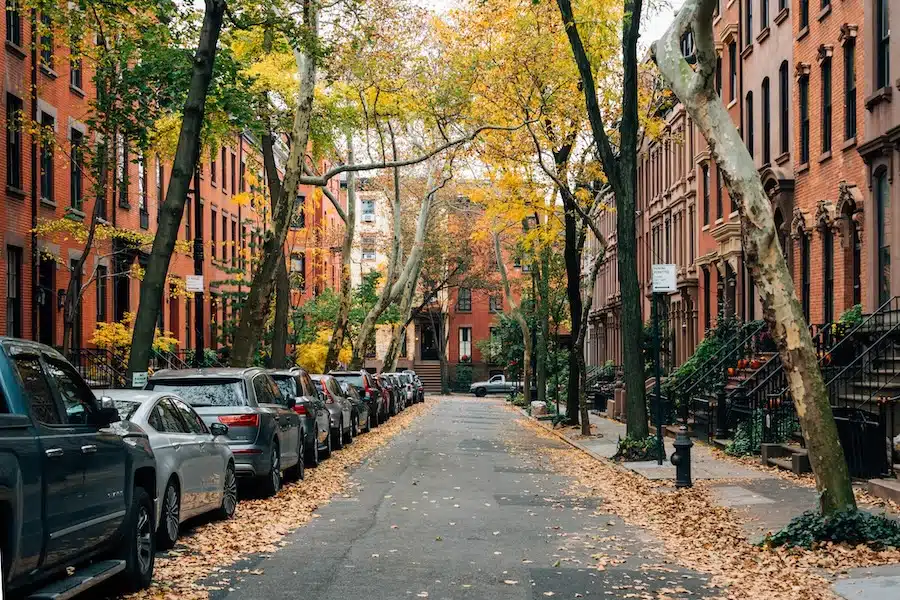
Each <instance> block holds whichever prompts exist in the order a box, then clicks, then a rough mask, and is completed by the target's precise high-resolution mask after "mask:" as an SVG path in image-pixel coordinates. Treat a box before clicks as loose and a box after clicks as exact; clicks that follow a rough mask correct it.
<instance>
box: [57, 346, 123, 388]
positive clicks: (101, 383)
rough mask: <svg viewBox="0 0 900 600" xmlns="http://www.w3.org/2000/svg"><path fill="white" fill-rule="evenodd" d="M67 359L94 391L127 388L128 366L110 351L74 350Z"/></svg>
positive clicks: (98, 349) (93, 349)
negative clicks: (126, 373)
mask: <svg viewBox="0 0 900 600" xmlns="http://www.w3.org/2000/svg"><path fill="white" fill-rule="evenodd" d="M66 358H68V360H69V362H70V363H72V365H73V366H74V367H75V368H76V369H77V370H78V372H79V373H80V374H81V376H82V377H83V378H84V380H85V381H86V382H87V384H88V385H89V386H90V387H92V388H94V389H103V388H124V387H126V383H127V378H126V377H125V371H126V365H125V364H123V363H122V361H121V360H120V359H119V358H118V357H116V356H115V355H114V354H113V353H112V352H110V351H109V350H106V349H103V348H73V349H71V350H69V352H68V355H67V356H66Z"/></svg>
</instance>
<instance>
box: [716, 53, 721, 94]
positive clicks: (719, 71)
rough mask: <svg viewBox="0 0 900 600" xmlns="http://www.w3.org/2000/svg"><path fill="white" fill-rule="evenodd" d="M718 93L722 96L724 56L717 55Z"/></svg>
mask: <svg viewBox="0 0 900 600" xmlns="http://www.w3.org/2000/svg"><path fill="white" fill-rule="evenodd" d="M716 93H717V94H718V95H719V98H721V97H722V56H721V55H717V56H716Z"/></svg>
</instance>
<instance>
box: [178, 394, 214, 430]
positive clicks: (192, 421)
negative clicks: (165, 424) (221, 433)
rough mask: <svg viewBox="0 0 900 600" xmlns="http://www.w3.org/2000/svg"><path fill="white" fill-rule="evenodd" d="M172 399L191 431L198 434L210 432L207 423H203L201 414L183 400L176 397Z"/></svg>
mask: <svg viewBox="0 0 900 600" xmlns="http://www.w3.org/2000/svg"><path fill="white" fill-rule="evenodd" d="M170 400H171V401H172V404H173V405H174V406H175V409H176V410H177V411H178V413H179V414H180V415H181V418H182V420H183V421H184V423H185V425H187V427H188V430H189V431H190V433H196V434H197V435H204V434H206V433H208V430H207V429H206V425H205V424H204V423H203V419H201V418H200V417H199V415H197V413H195V412H194V409H192V408H191V407H190V406H188V405H187V404H185V403H184V402H182V401H181V400H177V399H175V398H171V399H170Z"/></svg>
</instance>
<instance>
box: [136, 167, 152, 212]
mask: <svg viewBox="0 0 900 600" xmlns="http://www.w3.org/2000/svg"><path fill="white" fill-rule="evenodd" d="M137 168H138V209H139V213H140V218H141V229H149V228H150V212H149V211H148V210H147V162H146V161H145V160H144V155H143V154H141V155H140V156H139V157H138V163H137Z"/></svg>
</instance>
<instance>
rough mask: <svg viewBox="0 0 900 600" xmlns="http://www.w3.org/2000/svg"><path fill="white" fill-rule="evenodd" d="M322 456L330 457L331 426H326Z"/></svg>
mask: <svg viewBox="0 0 900 600" xmlns="http://www.w3.org/2000/svg"><path fill="white" fill-rule="evenodd" d="M322 458H331V428H330V427H329V428H328V437H327V438H325V454H324V455H323V456H322Z"/></svg>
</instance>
